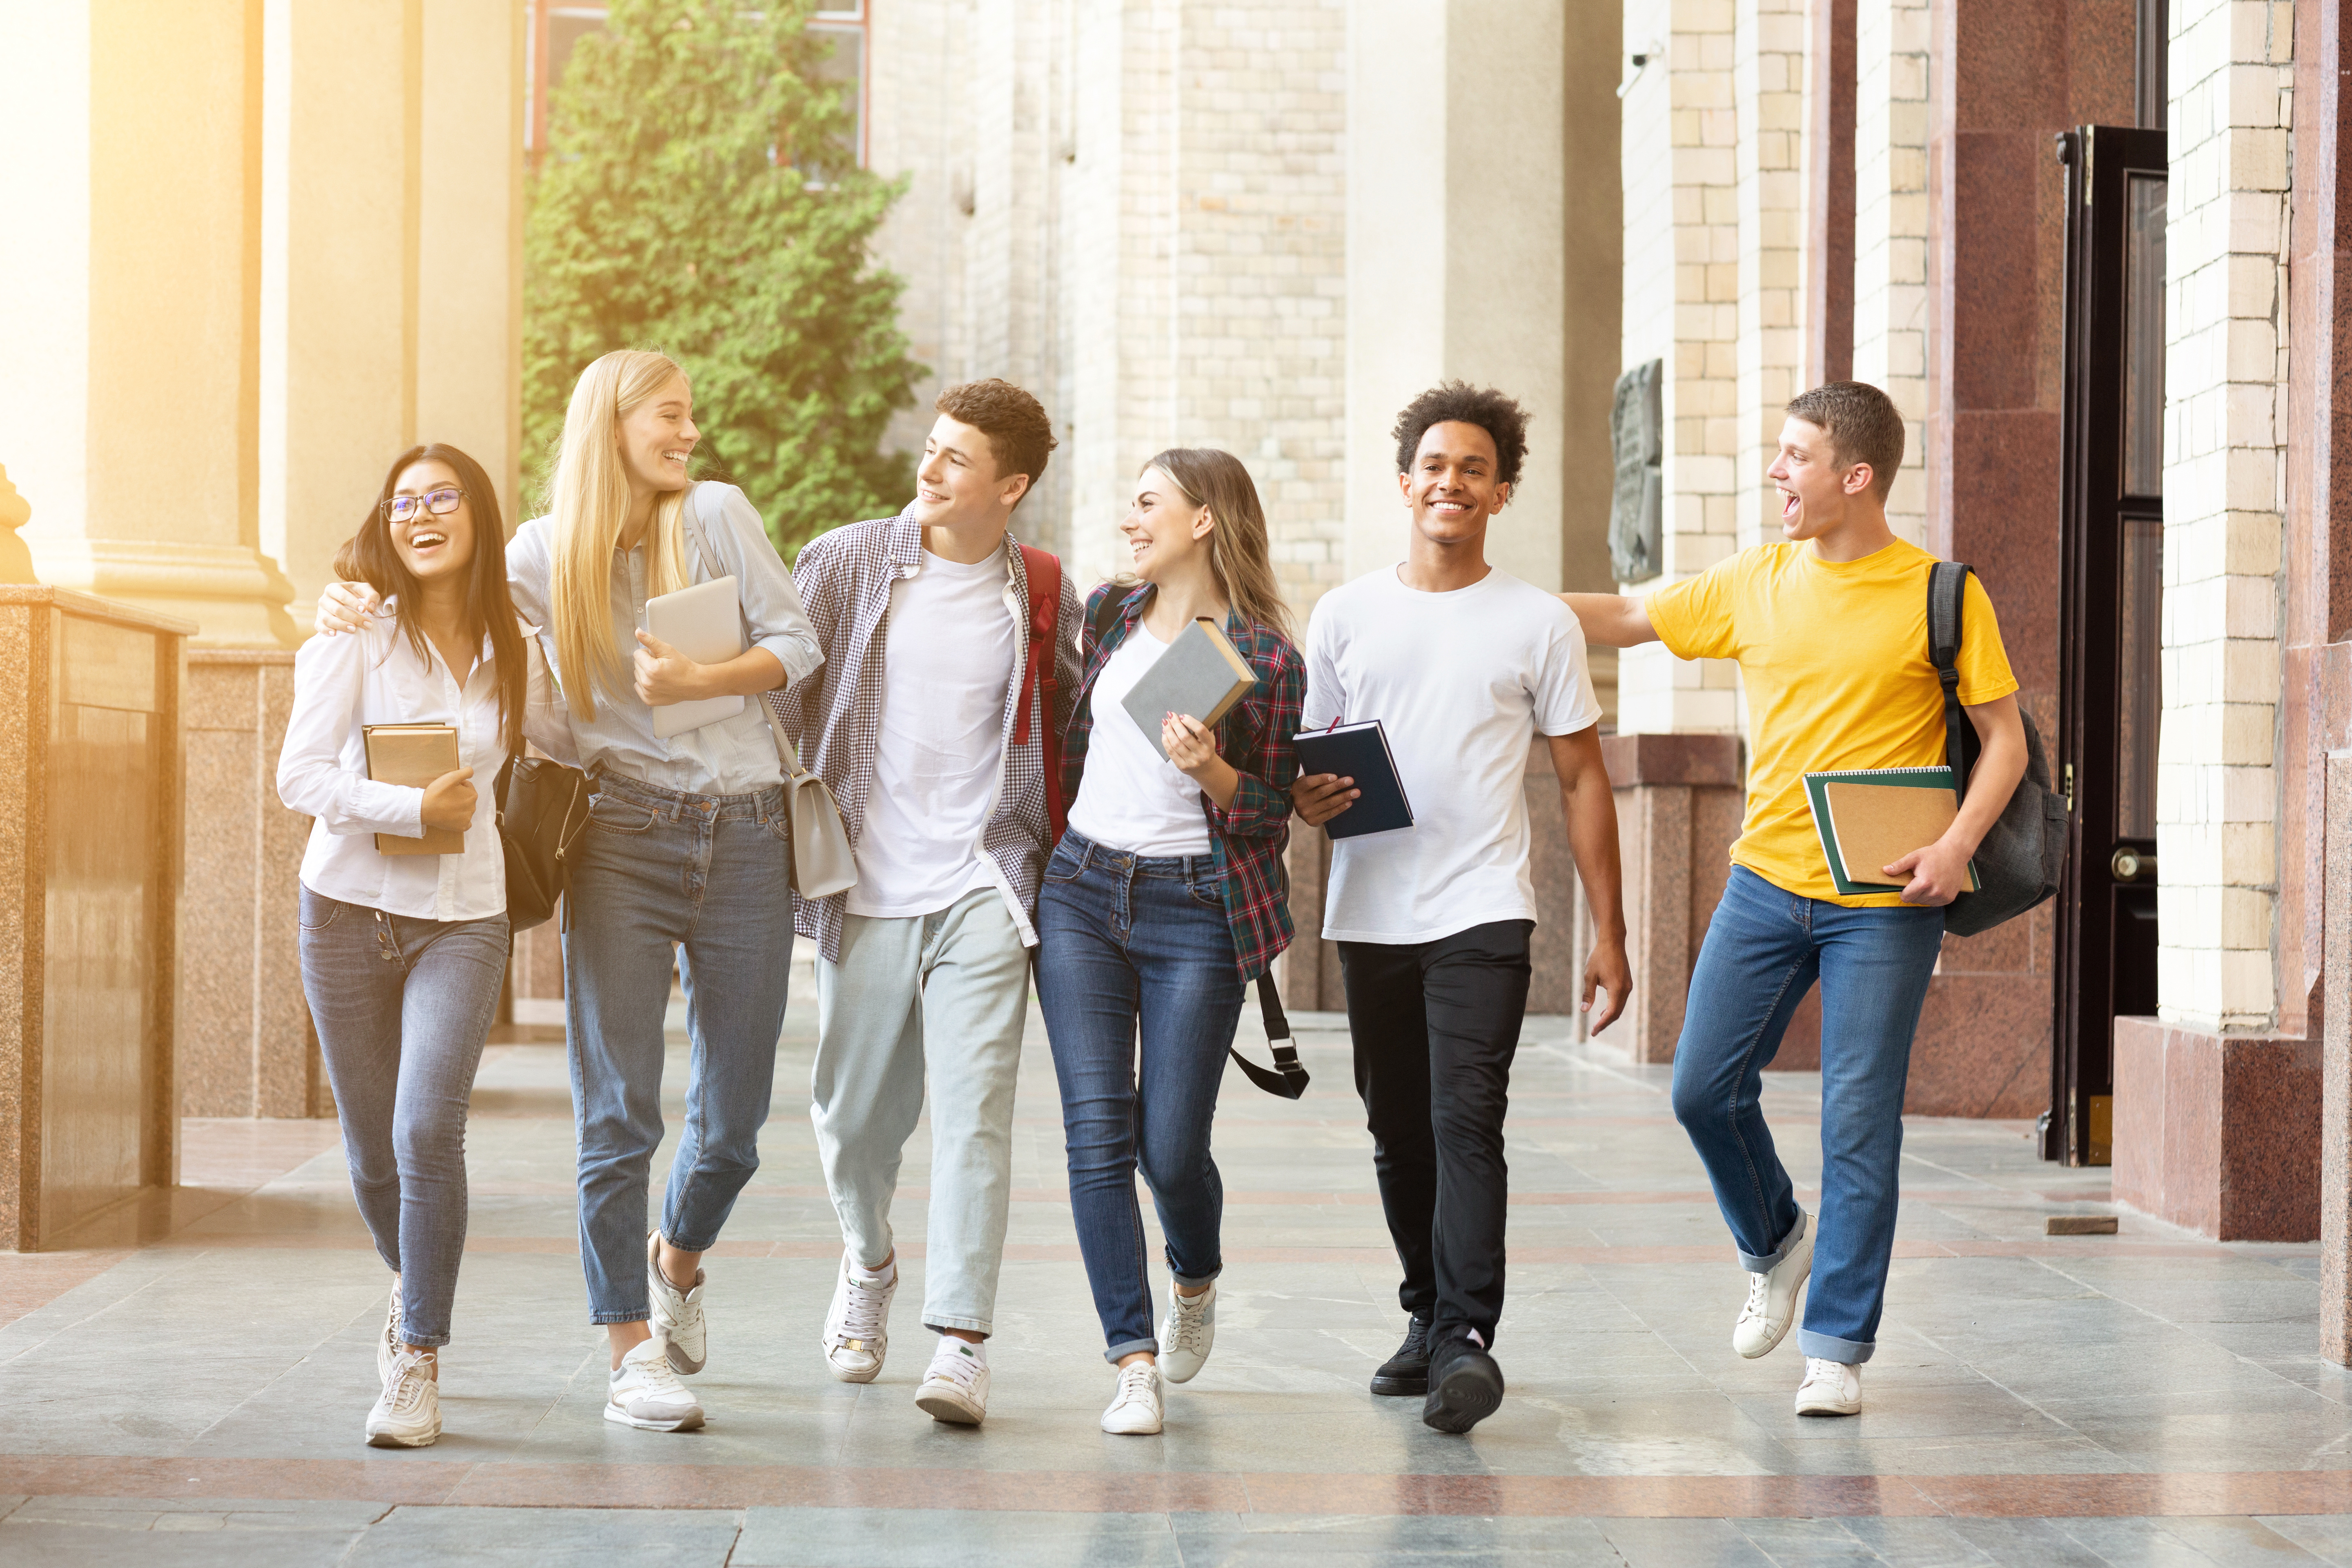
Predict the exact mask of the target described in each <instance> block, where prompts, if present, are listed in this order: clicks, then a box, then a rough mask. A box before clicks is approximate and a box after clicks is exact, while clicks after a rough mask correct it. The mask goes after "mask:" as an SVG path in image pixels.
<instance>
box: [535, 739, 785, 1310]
mask: <svg viewBox="0 0 2352 1568" xmlns="http://www.w3.org/2000/svg"><path fill="white" fill-rule="evenodd" d="M576 853H577V854H578V856H579V860H578V862H577V864H576V865H575V866H574V867H573V868H572V886H571V890H570V891H569V892H568V893H567V894H566V895H565V897H566V898H567V899H569V900H571V904H572V910H571V916H570V920H569V922H568V923H569V928H570V929H568V930H567V931H565V932H564V934H563V1008H564V1027H565V1033H566V1035H567V1036H568V1037H569V1043H570V1046H571V1050H572V1115H573V1118H574V1120H575V1121H576V1122H577V1124H578V1130H579V1138H580V1261H581V1267H582V1268H583V1270H584V1271H585V1272H586V1274H587V1276H588V1313H589V1319H590V1321H593V1322H598V1323H626V1322H637V1321H643V1320H644V1319H645V1318H646V1317H647V1316H648V1315H650V1313H651V1310H652V1302H651V1301H650V1300H649V1299H648V1297H647V1295H646V1188H647V1186H648V1185H649V1183H650V1177H651V1173H652V1169H653V1157H654V1150H655V1149H656V1148H657V1147H659V1146H660V1143H661V1139H662V1113H661V1082H662V1059H663V1052H664V1042H663V1037H662V1023H663V1016H664V1014H665V1013H666V1011H667V1008H668V1006H669V977H670V965H671V955H672V947H671V944H672V943H676V944H677V947H676V962H677V973H678V975H679V978H680V979H681V980H683V981H684V983H685V985H686V1028H687V1034H688V1037H689V1038H690V1039H691V1040H692V1042H693V1056H692V1057H691V1058H690V1059H689V1062H688V1068H687V1082H686V1126H685V1130H684V1131H681V1132H680V1133H679V1135H678V1141H677V1153H676V1155H675V1156H674V1157H673V1158H672V1159H671V1161H670V1167H669V1194H668V1197H667V1200H666V1201H665V1203H664V1204H663V1206H662V1223H661V1231H662V1235H663V1236H665V1237H667V1238H668V1239H669V1244H670V1245H671V1246H672V1247H677V1248H678V1249H679V1250H681V1251H684V1252H703V1251H707V1250H709V1247H710V1246H711V1244H712V1243H714V1242H716V1241H717V1240H718V1239H719V1227H720V1226H723V1225H725V1224H726V1223H727V1215H728V1214H729V1213H730V1211H731V1210H732V1209H733V1208H734V1206H735V1198H736V1195H737V1194H740V1193H741V1192H742V1190H743V1184H745V1183H746V1182H749V1181H750V1180H751V1173H752V1172H754V1171H756V1170H758V1169H759V1168H760V1151H759V1137H760V1129H761V1126H763V1125H764V1124H765V1123H766V1121H767V1120H768V1093H769V1090H770V1089H771V1088H772V1085H773V1083H774V1081H775V1075H776V1041H777V1038H778V1037H780V1036H782V1033H783V1032H784V982H785V979H786V972H787V971H788V969H789V968H790V966H791V963H792V958H793V910H792V894H791V888H792V847H791V834H790V829H789V827H788V826H787V825H786V819H785V817H784V793H783V791H782V788H779V787H772V788H769V789H764V790H761V791H759V792H758V793H757V794H754V795H681V794H679V793H677V791H675V790H667V789H663V788H660V787H658V786H656V785H654V784H641V783H639V782H638V781H636V780H635V779H632V778H626V777H624V776H621V775H618V774H614V773H604V774H602V775H600V776H599V778H598V779H597V782H596V794H595V795H594V796H593V799H591V800H590V802H589V805H588V826H587V827H586V828H585V829H584V830H583V832H582V833H581V835H580V845H579V848H578V850H577V852H576Z"/></svg>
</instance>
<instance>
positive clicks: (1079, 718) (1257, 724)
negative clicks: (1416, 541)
mask: <svg viewBox="0 0 2352 1568" xmlns="http://www.w3.org/2000/svg"><path fill="white" fill-rule="evenodd" d="M1121 592H1123V590H1121V589H1120V588H1118V586H1117V585H1116V584H1109V583H1106V584H1103V585H1102V586H1101V587H1099V588H1097V589H1096V590H1095V591H1094V592H1093V593H1092V594H1090V595H1087V619H1086V630H1085V633H1084V638H1085V642H1084V651H1085V658H1086V676H1085V678H1084V679H1082V680H1081V681H1080V682H1079V683H1078V688H1077V695H1076V710H1075V711H1073V712H1072V713H1071V715H1070V727H1069V731H1068V732H1067V733H1066V734H1065V735H1064V736H1063V737H1062V798H1063V799H1065V800H1073V801H1074V800H1076V799H1077V798H1078V781H1079V779H1081V778H1082V777H1084V776H1085V773H1086V771H1087V743H1088V742H1089V741H1091V740H1092V739H1093V736H1094V705H1093V703H1092V702H1091V700H1089V699H1090V697H1091V695H1092V693H1093V691H1094V689H1095V679H1096V677H1097V676H1099V675H1100V674H1102V668H1103V666H1104V665H1105V664H1107V663H1108V662H1109V660H1110V656H1111V655H1112V654H1114V653H1117V652H1118V646H1119V644H1121V643H1123V642H1125V641H1126V640H1127V637H1128V633H1129V629H1130V628H1132V627H1133V626H1134V625H1135V622H1136V618H1137V617H1138V616H1140V615H1142V614H1143V606H1144V605H1146V604H1147V603H1148V602H1149V601H1150V596H1151V595H1150V588H1149V587H1148V586H1147V587H1142V588H1138V589H1136V590H1135V591H1133V592H1132V593H1129V594H1128V595H1127V596H1126V598H1125V600H1124V601H1123V602H1122V603H1121V604H1120V605H1119V606H1118V614H1117V615H1116V616H1109V615H1108V612H1107V611H1105V610H1104V608H1103V605H1104V603H1105V601H1106V600H1108V598H1109V597H1110V595H1114V594H1118V593H1121ZM1106 617H1108V621H1109V624H1108V626H1104V627H1103V635H1102V637H1101V640H1100V641H1099V642H1097V640H1096V637H1095V626H1096V625H1097V622H1098V621H1101V620H1103V619H1105V618H1106ZM1225 637H1226V638H1227V640H1229V641H1230V642H1232V644H1233V645H1234V652H1236V653H1238V654H1240V655H1241V656H1242V658H1244V660H1245V661H1247V663H1248V665H1249V667H1250V668H1251V669H1253V670H1255V671H1256V672H1257V684H1256V685H1255V686H1254V687H1252V688H1250V690H1249V694H1248V695H1247V696H1245V697H1244V698H1243V699H1242V700H1240V701H1239V702H1236V703H1234V705H1233V707H1232V709H1231V710H1228V711H1227V712H1226V714H1225V716H1224V717H1223V719H1220V720H1218V721H1217V750H1218V752H1219V753H1220V754H1222V755H1223V757H1224V759H1225V761H1226V762H1227V763H1231V764H1232V766H1233V770H1234V772H1235V773H1239V774H1240V775H1241V785H1240V787H1239V788H1238V789H1236V790H1235V791H1234V804H1233V805H1230V806H1220V805H1217V803H1216V802H1215V801H1213V800H1211V799H1210V798H1209V797H1208V795H1206V794H1203V795H1202V796H1201V810H1202V814H1203V815H1204V816H1207V817H1208V819H1209V851H1210V853H1211V854H1213V856H1215V857H1216V865H1217V870H1218V872H1219V873H1220V874H1221V875H1222V876H1223V879H1224V887H1225V922H1226V924H1227V925H1228V926H1230V927H1231V928H1232V929H1233V933H1234V966H1235V967H1236V968H1238V969H1239V970H1240V971H1241V976H1242V984H1244V985H1246V984H1249V983H1250V982H1251V981H1253V980H1255V979H1256V978H1257V977H1258V976H1259V975H1261V974H1263V973H1265V971H1266V969H1267V967H1268V966H1269V965H1271V964H1272V963H1274V961H1275V959H1276V957H1278V956H1280V954H1281V952H1282V950H1283V949H1284V948H1286V947H1288V946H1289V945H1290V933H1291V926H1290V874H1289V872H1288V871H1287V870H1286V869H1285V868H1284V866H1283V863H1282V850H1283V847H1284V846H1285V845H1286V844H1287V843H1289V842H1290V781H1291V780H1292V779H1293V778H1295V777H1297V773H1298V752H1297V747H1296V746H1295V745H1293V744H1292V737H1293V736H1295V735H1297V733H1298V710H1299V707H1300V705H1301V704H1302V703H1304V702H1305V701H1306V699H1307V665H1306V662H1305V661H1304V660H1303V659H1301V658H1299V657H1298V650H1297V648H1296V647H1292V646H1291V643H1290V639H1289V638H1288V637H1284V636H1283V635H1282V634H1281V633H1280V632H1277V631H1276V630H1275V629H1274V628H1273V627H1271V626H1260V625H1259V624H1258V623H1257V622H1255V621H1250V620H1244V619H1243V618H1242V616H1241V612H1240V611H1238V610H1228V611H1226V612H1225Z"/></svg>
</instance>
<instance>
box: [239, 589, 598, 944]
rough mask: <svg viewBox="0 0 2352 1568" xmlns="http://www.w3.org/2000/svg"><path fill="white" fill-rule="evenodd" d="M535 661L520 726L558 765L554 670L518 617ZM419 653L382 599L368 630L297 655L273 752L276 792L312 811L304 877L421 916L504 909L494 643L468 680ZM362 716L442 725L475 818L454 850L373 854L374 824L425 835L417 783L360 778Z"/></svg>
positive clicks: (562, 745) (486, 643) (502, 757)
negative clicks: (452, 740) (465, 771)
mask: <svg viewBox="0 0 2352 1568" xmlns="http://www.w3.org/2000/svg"><path fill="white" fill-rule="evenodd" d="M522 634H523V637H522V641H523V651H524V657H525V658H526V659H527V660H528V661H529V663H530V678H529V680H528V682H527V687H528V695H527V698H526V700H525V703H524V707H523V735H524V737H525V738H526V739H528V740H529V741H530V742H531V743H532V744H533V745H535V746H537V747H538V748H539V749H540V750H541V751H542V752H546V753H547V754H548V755H549V756H551V757H553V758H555V759H556V760H557V761H558V762H562V763H572V762H574V761H575V757H574V752H573V748H572V727H571V724H570V722H569V721H568V720H567V719H566V717H565V714H564V709H563V702H562V697H561V696H560V695H559V694H558V692H557V691H556V689H555V686H554V683H553V682H552V681H551V680H550V679H548V677H547V662H546V660H545V658H542V657H541V653H540V650H539V638H538V633H537V628H536V627H533V626H530V625H529V624H527V623H526V624H525V625H524V626H523V627H522ZM425 647H426V653H425V657H424V658H418V657H417V653H416V649H415V647H413V646H411V644H410V643H409V640H408V638H407V637H405V636H404V635H402V633H401V631H400V627H399V626H398V624H397V622H395V621H394V618H393V616H392V612H391V609H390V607H389V606H387V607H386V608H385V609H384V610H383V611H382V612H380V613H379V614H377V615H376V616H373V617H371V618H370V620H369V622H368V625H367V626H366V628H365V629H364V630H362V631H359V632H352V633H345V634H343V635H341V636H337V637H312V638H311V639H310V641H309V642H306V643H304V644H303V645H302V651H301V652H299V653H298V654H296V655H295V656H294V710H293V713H292V715H291V716H290V717H289V719H288V720H287V723H286V746H285V749H284V750H283V751H281V752H278V799H280V800H282V801H284V802H285V803H286V805H287V806H288V807H289V809H291V810H294V811H299V812H303V813H306V814H308V815H309V816H310V817H311V818H312V821H311V823H310V847H308V848H307V849H306V850H305V851H304V853H303V856H302V885H303V886H304V887H306V888H308V889H310V890H311V891H312V892H314V893H320V894H323V895H325V896H326V897H328V898H331V899H341V900H343V901H344V902H345V903H351V904H361V905H364V906H366V907H367V908H369V909H376V910H384V911H385V912H386V913H388V914H395V915H408V916H412V917H414V918H415V919H418V920H430V921H478V920H487V919H488V918H489V917H490V916H492V915H497V914H503V913H505V912H506V907H507V863H506V851H505V847H504V846H503V845H502V844H500V843H499V828H498V801H497V799H496V798H495V796H496V786H497V784H498V776H499V769H500V768H502V767H504V766H505V765H506V760H507V747H506V733H505V731H504V729H503V728H502V727H501V726H500V725H499V683H498V673H497V668H496V666H495V665H494V664H493V663H492V656H491V652H490V640H489V638H488V637H483V639H482V651H481V657H480V658H478V659H477V660H476V661H475V664H474V668H473V671H472V673H471V674H469V675H468V676H467V678H466V682H465V685H464V686H463V687H460V686H459V685H458V684H457V680H456V679H455V678H454V677H453V676H452V675H451V674H450V670H449V667H448V665H446V663H444V662H443V661H442V658H441V656H440V654H439V653H437V652H436V651H433V648H432V645H431V644H430V643H429V642H428V643H427V644H426V645H425ZM369 724H449V725H453V726H455V727H456V729H457V761H458V763H459V764H460V765H461V766H465V767H470V768H472V769H473V770H474V777H473V784H474V822H473V826H470V827H468V828H467V830H466V847H465V850H464V852H463V853H462V854H455V855H380V854H378V853H376V847H375V838H374V837H373V836H374V835H376V834H378V833H387V834H391V835H393V836H394V837H400V838H419V837H423V836H424V833H425V792H424V790H422V789H420V788H415V787H413V786H410V785H406V784H383V783H381V782H379V781H377V780H374V779H371V778H369V777H368V770H367V747H366V742H365V738H364V736H363V735H362V729H363V727H364V726H366V725H369Z"/></svg>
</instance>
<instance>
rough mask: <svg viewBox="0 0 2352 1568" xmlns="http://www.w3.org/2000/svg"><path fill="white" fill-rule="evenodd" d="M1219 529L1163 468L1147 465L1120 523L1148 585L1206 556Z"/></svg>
mask: <svg viewBox="0 0 2352 1568" xmlns="http://www.w3.org/2000/svg"><path fill="white" fill-rule="evenodd" d="M1215 528H1216V521H1215V519H1214V517H1213V515H1212V514H1211V513H1210V511H1209V509H1208V508H1207V507H1204V506H1202V505H1199V504H1198V503H1196V502H1195V501H1194V500H1192V497H1190V496H1188V495H1186V494H1185V493H1184V492H1183V491H1182V490H1181V489H1178V488H1177V485H1176V481H1175V480H1173V479H1170V478H1169V477H1168V476H1167V475H1166V474H1164V473H1162V472H1161V471H1160V470H1159V469H1158V468H1146V469H1144V470H1143V474H1142V477H1141V478H1139V479H1137V480H1136V481H1135V504H1134V505H1133V506H1131V507H1129V508H1128V511H1127V516H1126V517H1125V518H1123V519H1122V520H1120V522H1119V525H1118V531H1119V532H1121V533H1123V534H1125V535H1126V536H1127V543H1128V548H1129V551H1131V552H1133V554H1134V557H1135V574H1136V575H1137V576H1138V577H1140V578H1141V579H1143V581H1145V582H1147V583H1160V582H1164V581H1166V580H1167V579H1168V577H1169V576H1170V575H1171V574H1173V573H1175V572H1178V571H1180V570H1181V569H1182V568H1183V567H1184V566H1185V565H1186V564H1188V563H1191V562H1192V561H1194V560H1196V559H1199V558H1201V557H1203V556H1205V555H1206V554H1207V552H1208V549H1209V535H1210V533H1211V532H1212V531H1214V529H1215Z"/></svg>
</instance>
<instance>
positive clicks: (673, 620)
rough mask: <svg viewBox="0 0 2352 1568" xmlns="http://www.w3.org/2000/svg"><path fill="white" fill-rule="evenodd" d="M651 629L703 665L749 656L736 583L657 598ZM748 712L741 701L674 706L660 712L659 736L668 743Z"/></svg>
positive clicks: (651, 604) (713, 583)
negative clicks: (706, 725) (744, 710)
mask: <svg viewBox="0 0 2352 1568" xmlns="http://www.w3.org/2000/svg"><path fill="white" fill-rule="evenodd" d="M646 630H647V631H648V632H651V633H652V634H653V635H654V636H656V637H659V638H661V640H662V641H664V642H666V643H667V644H669V646H670V647H674V648H676V649H677V651H678V652H680V653H682V654H684V655H686V657H687V658H690V659H692V660H694V662H695V663H697V664H725V663H726V662H727V661H728V660H729V659H730V658H736V657H738V656H740V654H741V653H742V651H743V608H742V605H741V604H740V602H739V600H738V599H737V597H736V594H735V579H734V578H732V577H713V578H712V579H711V580H710V581H709V582H708V583H697V584H695V585H694V586H693V587H691V588H680V589H679V590H678V591H677V593H675V594H657V595H655V596H654V597H652V598H650V599H647V600H646ZM741 711H743V699H742V698H740V697H706V698H704V699H703V700H700V701H698V702H670V703H665V704H663V705H662V706H660V707H658V708H656V709H655V710H654V735H655V737H656V739H658V740H664V741H667V740H668V739H669V738H670V737H671V736H673V735H683V734H685V733H686V732H687V731H688V730H699V729H701V728H702V727H703V726H704V725H705V724H716V723H718V722H719V721H721V720H725V719H732V718H733V717H735V715H736V714H738V713H740V712H741Z"/></svg>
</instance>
